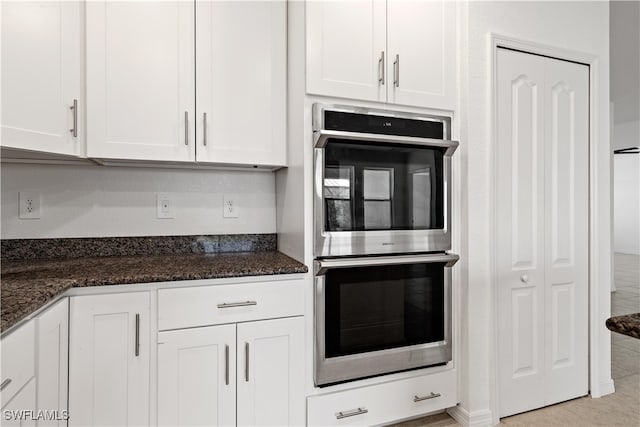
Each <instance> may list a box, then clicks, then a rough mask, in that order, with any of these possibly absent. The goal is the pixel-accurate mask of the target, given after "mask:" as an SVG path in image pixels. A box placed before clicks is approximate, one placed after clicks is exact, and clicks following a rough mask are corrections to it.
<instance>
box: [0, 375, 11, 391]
mask: <svg viewBox="0 0 640 427" xmlns="http://www.w3.org/2000/svg"><path fill="white" fill-rule="evenodd" d="M9 384H11V378H7V379H6V380H4V381H2V384H0V391H2V390H4V389H5V388H7V386H8V385H9Z"/></svg>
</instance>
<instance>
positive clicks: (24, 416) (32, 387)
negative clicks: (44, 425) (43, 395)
mask: <svg viewBox="0 0 640 427" xmlns="http://www.w3.org/2000/svg"><path fill="white" fill-rule="evenodd" d="M35 407H36V379H35V377H34V378H31V380H29V382H28V383H27V385H25V386H24V387H23V388H22V390H20V392H19V393H18V394H16V395H15V396H14V397H13V399H11V401H10V402H9V403H7V405H6V406H5V407H4V408H2V425H3V426H5V427H8V426H12V427H13V426H15V427H18V426H20V427H27V426H35V425H36V421H35V420H34V419H33V418H35V415H36V413H35V412H31V413H30V412H29V411H33V410H34V409H35ZM7 418H10V419H7Z"/></svg>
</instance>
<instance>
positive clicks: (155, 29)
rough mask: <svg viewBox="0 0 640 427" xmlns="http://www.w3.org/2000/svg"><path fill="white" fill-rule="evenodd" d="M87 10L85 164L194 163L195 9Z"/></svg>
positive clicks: (122, 5) (169, 5)
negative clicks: (99, 160) (89, 160)
mask: <svg viewBox="0 0 640 427" xmlns="http://www.w3.org/2000/svg"><path fill="white" fill-rule="evenodd" d="M86 7H87V156H88V157H95V158H110V159H130V160H158V161H172V162H180V161H190V160H191V161H192V160H194V159H195V149H194V146H195V144H194V136H195V132H194V127H193V123H194V120H195V111H194V109H195V105H194V91H195V77H194V47H195V46H194V37H193V34H194V22H193V14H194V4H193V2H183V1H164V2H133V1H127V2H111V1H107V2H105V1H102V2H88V3H87V6H86Z"/></svg>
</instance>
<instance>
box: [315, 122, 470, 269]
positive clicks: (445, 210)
mask: <svg viewBox="0 0 640 427" xmlns="http://www.w3.org/2000/svg"><path fill="white" fill-rule="evenodd" d="M314 137H315V143H316V144H315V164H314V170H315V198H314V199H315V200H314V210H315V212H314V213H315V215H314V219H315V256H316V257H328V256H346V255H372V254H390V253H408V252H440V251H446V250H449V249H451V235H450V223H451V212H450V206H451V193H450V187H451V185H450V183H451V155H452V154H453V152H454V151H455V148H456V147H457V145H458V144H457V142H455V141H448V140H442V139H431V138H418V137H408V136H396V135H380V134H370V133H360V132H349V131H336V130H322V129H321V130H317V131H315V132H314Z"/></svg>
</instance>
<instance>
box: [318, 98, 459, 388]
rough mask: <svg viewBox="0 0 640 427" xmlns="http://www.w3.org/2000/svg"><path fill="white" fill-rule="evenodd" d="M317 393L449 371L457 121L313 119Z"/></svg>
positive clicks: (341, 115) (345, 112)
mask: <svg viewBox="0 0 640 427" xmlns="http://www.w3.org/2000/svg"><path fill="white" fill-rule="evenodd" d="M313 130H314V132H313V137H314V146H315V150H314V151H315V159H314V175H315V180H314V181H315V182H314V193H315V194H314V228H315V234H314V255H315V258H316V261H315V276H316V277H315V296H314V297H315V376H314V379H315V383H316V385H318V386H323V385H330V384H335V383H339V382H344V381H350V380H354V379H359V378H366V377H369V376H374V375H381V374H385V373H390V372H397V371H403V370H408V369H415V368H420V367H425V366H432V365H439V364H445V363H447V362H448V361H450V360H451V355H452V345H451V338H452V337H451V294H452V292H451V268H452V266H453V265H454V264H455V263H456V261H457V260H458V257H457V255H452V254H448V253H446V251H448V250H449V249H451V227H450V226H451V156H452V155H453V153H454V151H455V149H456V147H457V145H458V143H457V142H455V141H451V140H450V135H451V120H450V118H448V117H439V116H426V115H418V114H411V113H398V112H390V111H382V110H373V109H364V108H354V107H344V106H335V105H331V106H329V105H321V104H316V105H314V107H313Z"/></svg>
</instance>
